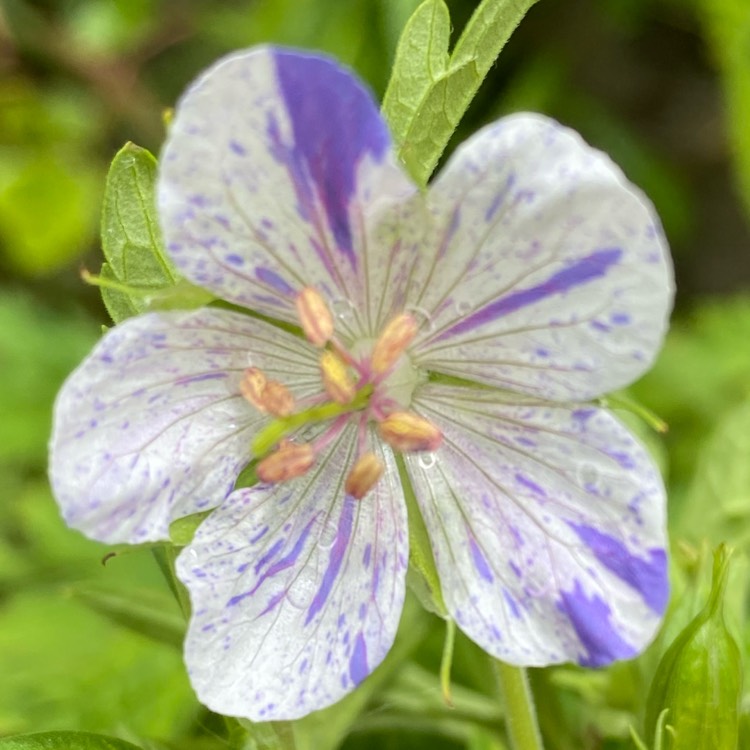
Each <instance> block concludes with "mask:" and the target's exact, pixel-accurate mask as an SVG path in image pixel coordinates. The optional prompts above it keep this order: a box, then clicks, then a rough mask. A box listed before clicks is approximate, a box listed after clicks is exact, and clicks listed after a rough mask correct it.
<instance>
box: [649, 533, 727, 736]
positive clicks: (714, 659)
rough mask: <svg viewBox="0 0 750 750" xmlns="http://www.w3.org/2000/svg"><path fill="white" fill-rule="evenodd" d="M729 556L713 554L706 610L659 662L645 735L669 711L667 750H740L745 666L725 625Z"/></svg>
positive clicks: (723, 549) (722, 552)
mask: <svg viewBox="0 0 750 750" xmlns="http://www.w3.org/2000/svg"><path fill="white" fill-rule="evenodd" d="M728 561H729V553H728V552H727V548H726V547H725V546H724V545H721V546H720V547H719V548H718V549H717V550H716V552H715V553H714V569H713V584H712V588H711V594H710V596H709V599H708V602H707V604H706V606H705V607H704V608H703V610H702V611H701V612H699V613H698V615H697V616H696V617H695V619H693V621H692V622H690V624H689V625H688V626H687V627H686V628H685V629H684V630H683V631H682V632H681V633H680V634H679V635H678V636H677V638H676V639H675V641H674V642H673V643H672V645H671V646H670V647H669V648H668V649H667V651H666V653H665V654H664V656H663V657H662V659H661V661H660V662H659V666H658V667H657V669H656V675H655V676H654V681H653V683H652V685H651V691H650V693H649V697H648V703H647V706H646V736H647V737H653V736H654V733H655V732H656V728H657V722H658V718H659V715H660V714H661V712H662V711H664V709H667V710H668V713H667V715H666V722H665V723H666V725H667V726H668V727H669V728H670V730H669V731H666V732H664V737H663V743H662V747H663V748H664V750H735V748H736V747H737V740H738V709H739V700H740V693H741V684H742V663H741V659H740V652H739V649H738V648H737V644H736V643H735V642H734V639H733V638H732V636H731V635H730V633H729V631H728V630H727V627H726V624H725V622H724V614H723V606H724V593H725V590H726V583H727V571H728V567H729V566H728Z"/></svg>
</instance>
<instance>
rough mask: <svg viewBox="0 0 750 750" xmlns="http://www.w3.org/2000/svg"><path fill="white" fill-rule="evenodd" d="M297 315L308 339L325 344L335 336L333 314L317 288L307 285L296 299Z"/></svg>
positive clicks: (314, 342)
mask: <svg viewBox="0 0 750 750" xmlns="http://www.w3.org/2000/svg"><path fill="white" fill-rule="evenodd" d="M295 305H296V306H297V315H298V316H299V320H300V323H301V324H302V330H303V331H304V332H305V336H307V340H308V341H309V342H310V343H312V344H314V345H315V346H325V345H326V344H327V343H328V341H329V340H330V338H331V336H333V315H331V311H330V310H329V309H328V305H326V301H325V300H324V299H323V297H322V296H321V294H320V292H318V290H317V289H314V288H313V287H311V286H306V287H305V288H304V289H303V290H302V291H301V292H300V293H299V294H298V295H297V298H296V300H295Z"/></svg>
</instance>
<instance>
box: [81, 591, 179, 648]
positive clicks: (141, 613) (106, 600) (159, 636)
mask: <svg viewBox="0 0 750 750" xmlns="http://www.w3.org/2000/svg"><path fill="white" fill-rule="evenodd" d="M70 593H71V595H72V597H73V598H74V599H76V600H77V601H79V602H81V603H83V604H85V605H86V606H87V607H88V608H89V609H92V610H94V612H98V613H99V614H100V615H103V616H104V617H106V618H107V619H108V620H110V621H111V622H114V623H116V624H117V625H121V626H123V627H125V628H128V630H131V631H133V632H134V633H138V634H139V635H143V636H146V638H149V639H151V640H152V641H156V642H158V643H166V644H167V645H170V646H174V647H175V648H178V649H180V648H182V641H183V638H184V637H185V621H184V619H183V618H182V616H181V615H180V614H179V612H178V611H177V610H176V608H175V606H174V600H173V599H172V598H170V597H168V596H166V595H165V594H163V593H162V592H160V591H156V590H154V589H138V590H133V591H112V590H111V589H107V588H105V587H103V586H97V585H96V584H86V585H79V586H75V587H74V588H72V589H71V592H70Z"/></svg>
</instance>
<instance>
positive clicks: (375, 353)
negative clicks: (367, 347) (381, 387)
mask: <svg viewBox="0 0 750 750" xmlns="http://www.w3.org/2000/svg"><path fill="white" fill-rule="evenodd" d="M416 335H417V321H416V320H414V317H413V316H412V315H409V313H401V314H400V315H397V316H396V317H395V318H394V319H393V320H392V321H391V322H390V323H388V325H387V326H386V327H385V328H384V329H383V332H382V333H381V334H380V338H378V340H377V341H376V342H375V348H374V349H373V350H372V362H371V365H372V371H373V372H374V373H375V374H376V375H380V374H382V373H384V372H388V370H390V369H391V367H393V365H394V364H395V363H396V360H397V359H398V358H399V357H400V356H401V355H402V354H403V353H404V351H405V349H406V347H407V346H409V344H411V342H412V341H413V339H414V337H415V336H416Z"/></svg>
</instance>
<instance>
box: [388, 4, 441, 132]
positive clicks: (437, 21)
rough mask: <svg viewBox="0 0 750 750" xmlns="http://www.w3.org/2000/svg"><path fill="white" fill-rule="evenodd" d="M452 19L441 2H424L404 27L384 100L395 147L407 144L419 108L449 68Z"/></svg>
mask: <svg viewBox="0 0 750 750" xmlns="http://www.w3.org/2000/svg"><path fill="white" fill-rule="evenodd" d="M450 26H451V19H450V14H449V13H448V7H447V6H446V4H445V2H443V0H426V2H423V3H422V4H421V5H420V6H419V7H418V8H417V9H416V10H415V11H414V14H413V15H412V16H411V18H410V19H409V20H408V22H407V23H406V26H405V27H404V30H403V33H402V34H401V38H400V39H399V43H398V48H397V50H396V58H395V60H394V61H393V70H392V73H391V79H390V82H389V83H388V89H387V91H386V92H385V96H384V97H383V115H384V116H385V118H386V120H387V121H388V123H389V124H390V127H391V132H392V133H393V137H394V139H395V141H396V143H399V144H403V143H405V142H406V136H407V133H408V132H409V128H410V124H411V122H412V121H413V120H414V118H415V117H416V116H417V112H418V110H419V107H420V104H421V103H422V101H423V100H424V99H425V97H426V96H427V94H428V93H429V91H430V89H431V88H432V87H433V86H434V85H435V84H436V82H437V81H438V79H439V78H440V77H441V76H443V75H444V74H445V71H446V68H447V67H448V58H449V55H448V43H449V41H450Z"/></svg>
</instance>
